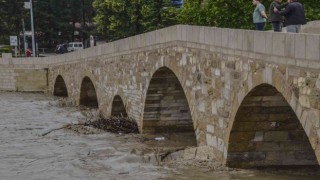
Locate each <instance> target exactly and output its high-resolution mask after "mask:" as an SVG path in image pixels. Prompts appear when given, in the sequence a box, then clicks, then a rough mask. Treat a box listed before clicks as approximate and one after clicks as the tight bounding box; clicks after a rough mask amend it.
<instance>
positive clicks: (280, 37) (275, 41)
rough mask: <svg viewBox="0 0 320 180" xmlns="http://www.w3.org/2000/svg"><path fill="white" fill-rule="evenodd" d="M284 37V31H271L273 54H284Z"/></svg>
mask: <svg viewBox="0 0 320 180" xmlns="http://www.w3.org/2000/svg"><path fill="white" fill-rule="evenodd" d="M285 37H286V35H285V34H284V33H273V36H272V52H273V54H274V55H278V56H285Z"/></svg>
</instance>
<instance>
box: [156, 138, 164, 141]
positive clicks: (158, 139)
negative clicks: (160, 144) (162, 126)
mask: <svg viewBox="0 0 320 180" xmlns="http://www.w3.org/2000/svg"><path fill="white" fill-rule="evenodd" d="M154 140H156V141H163V140H165V137H156V138H154Z"/></svg>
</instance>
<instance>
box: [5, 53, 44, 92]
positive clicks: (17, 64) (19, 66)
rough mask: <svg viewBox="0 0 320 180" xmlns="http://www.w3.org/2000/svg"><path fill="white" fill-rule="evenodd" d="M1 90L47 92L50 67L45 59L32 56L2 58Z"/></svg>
mask: <svg viewBox="0 0 320 180" xmlns="http://www.w3.org/2000/svg"><path fill="white" fill-rule="evenodd" d="M0 77H1V78H0V90H1V91H21V92H22V91H23V92H45V91H47V89H48V68H47V65H46V63H45V61H43V60H42V61H41V59H32V58H10V57H9V58H1V59H0Z"/></svg>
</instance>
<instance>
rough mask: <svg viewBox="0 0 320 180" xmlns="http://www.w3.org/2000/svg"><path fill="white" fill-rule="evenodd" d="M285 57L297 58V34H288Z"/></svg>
mask: <svg viewBox="0 0 320 180" xmlns="http://www.w3.org/2000/svg"><path fill="white" fill-rule="evenodd" d="M285 56H286V57H289V58H295V34H292V33H287V34H286V47H285Z"/></svg>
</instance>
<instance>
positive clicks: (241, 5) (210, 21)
mask: <svg viewBox="0 0 320 180" xmlns="http://www.w3.org/2000/svg"><path fill="white" fill-rule="evenodd" d="M271 2H273V0H265V1H262V3H263V4H264V5H265V7H266V11H267V13H268V8H269V6H270V4H271ZM300 2H301V3H302V4H304V6H305V9H306V15H307V18H308V20H309V21H311V20H317V19H320V6H319V2H318V0H301V1H300ZM253 10H254V6H253V5H252V3H251V1H247V0H236V1H235V0H185V4H184V7H183V8H182V9H181V13H180V14H179V16H178V19H179V22H180V23H182V24H194V25H205V26H217V27H226V28H242V29H250V28H253V24H252V12H253Z"/></svg>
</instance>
